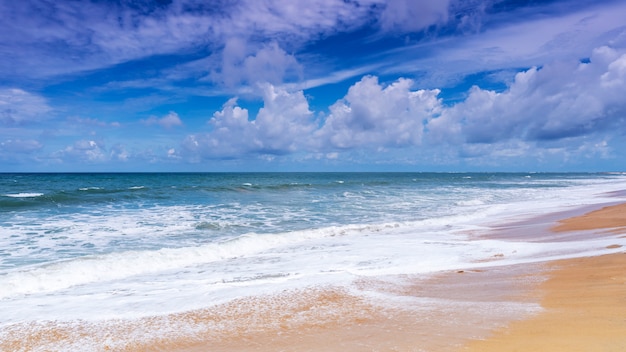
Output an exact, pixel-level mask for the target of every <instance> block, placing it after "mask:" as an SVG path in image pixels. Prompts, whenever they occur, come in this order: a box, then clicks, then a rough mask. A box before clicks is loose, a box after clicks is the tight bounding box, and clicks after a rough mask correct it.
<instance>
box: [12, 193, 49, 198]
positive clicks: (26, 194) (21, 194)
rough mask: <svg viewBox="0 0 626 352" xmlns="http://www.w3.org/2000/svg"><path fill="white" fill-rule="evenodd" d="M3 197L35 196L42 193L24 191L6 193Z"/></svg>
mask: <svg viewBox="0 0 626 352" xmlns="http://www.w3.org/2000/svg"><path fill="white" fill-rule="evenodd" d="M4 196H5V197H11V198H35V197H41V196H43V193H37V192H24V193H8V194H5V195H4Z"/></svg>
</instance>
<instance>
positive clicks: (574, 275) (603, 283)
mask: <svg viewBox="0 0 626 352" xmlns="http://www.w3.org/2000/svg"><path fill="white" fill-rule="evenodd" d="M551 230H552V231H554V232H557V233H561V232H584V233H586V235H587V236H594V235H599V236H601V235H603V234H621V235H622V236H620V237H619V239H620V240H621V241H616V242H620V243H615V244H613V245H609V246H608V247H607V248H609V249H619V248H625V247H624V244H626V235H624V234H626V203H623V204H617V205H610V206H605V207H603V208H601V209H597V210H593V211H590V212H587V213H585V214H582V215H579V216H574V217H570V218H567V219H562V220H559V221H558V223H557V224H556V225H554V226H552V227H551ZM547 267H548V279H547V280H546V281H544V282H543V283H541V284H540V285H539V287H538V288H537V291H538V292H539V293H540V294H541V296H542V298H541V306H542V307H543V308H544V311H543V312H541V313H540V314H538V315H536V316H534V317H531V318H529V319H525V320H520V321H514V322H512V323H510V324H509V325H508V326H506V327H504V328H500V329H496V330H495V331H493V332H492V334H490V335H489V336H488V337H486V338H484V339H476V340H472V341H469V342H468V343H467V344H466V345H465V346H464V347H463V348H462V349H461V351H469V352H473V351H476V352H478V351H481V352H483V351H484V352H491V351H494V352H495V351H543V350H546V351H547V350H550V351H563V352H565V351H615V352H617V351H625V350H626V319H624V317H626V304H624V298H625V297H626V270H624V268H626V250H624V251H622V252H621V253H614V254H606V255H600V256H594V257H581V258H572V259H565V260H557V261H553V262H549V263H547Z"/></svg>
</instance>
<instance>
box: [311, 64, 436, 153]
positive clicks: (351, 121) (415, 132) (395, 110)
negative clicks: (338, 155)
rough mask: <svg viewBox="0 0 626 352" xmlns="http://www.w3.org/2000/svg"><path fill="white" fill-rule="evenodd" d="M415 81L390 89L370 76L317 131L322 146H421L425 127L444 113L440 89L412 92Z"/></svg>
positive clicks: (404, 81)
mask: <svg viewBox="0 0 626 352" xmlns="http://www.w3.org/2000/svg"><path fill="white" fill-rule="evenodd" d="M412 83H413V82H412V81H411V80H408V79H399V80H397V81H395V82H393V83H392V84H390V85H388V86H386V87H385V86H383V85H381V84H379V82H378V78H376V77H373V76H366V77H364V78H363V79H361V81H359V82H357V83H355V84H354V85H353V86H352V87H350V89H349V90H348V94H347V95H346V96H345V97H344V98H343V99H341V100H339V101H337V102H336V103H335V104H333V105H332V106H331V107H330V115H329V116H328V117H327V119H326V121H325V123H324V126H323V127H322V128H321V129H320V130H319V131H318V132H317V134H316V138H317V139H318V143H321V144H320V147H322V146H324V145H330V146H332V147H333V148H340V149H348V148H356V147H367V148H380V147H402V146H410V145H417V144H419V143H420V142H421V138H422V135H423V132H424V125H425V124H426V122H427V121H428V120H429V119H431V118H432V117H433V116H436V115H438V114H439V113H440V112H441V109H442V106H441V100H440V99H438V98H437V95H438V94H439V90H437V89H434V90H416V91H413V90H411V85H412Z"/></svg>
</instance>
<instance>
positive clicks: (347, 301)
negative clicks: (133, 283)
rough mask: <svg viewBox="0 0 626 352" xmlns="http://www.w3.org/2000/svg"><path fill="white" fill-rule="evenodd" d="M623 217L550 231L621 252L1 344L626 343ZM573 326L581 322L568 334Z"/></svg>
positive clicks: (605, 211) (597, 217) (287, 347)
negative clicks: (597, 240)
mask: <svg viewBox="0 0 626 352" xmlns="http://www.w3.org/2000/svg"><path fill="white" fill-rule="evenodd" d="M622 214H626V203H624V204H619V205H611V206H608V207H604V208H602V209H599V210H594V211H591V212H588V213H586V214H583V215H580V216H574V217H571V218H568V219H565V220H559V221H558V223H556V224H554V226H553V227H551V228H550V229H551V230H552V231H561V232H563V233H573V234H576V238H592V237H593V236H607V235H611V236H614V237H615V236H616V235H617V236H618V237H616V241H615V243H614V244H611V245H609V246H607V249H611V250H612V251H615V250H619V251H620V253H615V254H607V255H601V256H596V257H582V258H574V259H564V260H557V261H550V262H536V263H531V264H513V265H506V266H485V267H481V268H480V269H467V270H457V271H447V272H441V273H438V274H434V275H427V276H419V275H405V276H398V277H380V278H369V279H363V280H360V281H357V282H355V283H354V286H355V287H354V288H355V289H357V290H358V291H359V292H358V293H356V294H355V292H352V291H350V289H347V288H341V287H339V288H338V287H319V288H307V289H301V290H290V291H284V292H282V293H279V294H276V295H266V296H258V297H244V298H240V299H235V300H234V301H232V302H230V303H227V304H223V305H219V306H216V307H210V308H206V309H200V310H196V311H190V312H184V313H175V314H169V315H166V316H156V317H147V318H141V319H137V320H134V321H128V320H112V321H104V322H102V321H100V322H85V321H79V322H68V323H57V322H42V323H38V322H33V323H28V324H18V325H16V326H12V327H10V328H9V329H5V331H0V350H4V349H7V350H38V349H39V350H51V349H55V348H54V346H70V347H68V348H69V349H71V348H72V347H73V346H74V347H75V346H76V345H72V343H76V341H77V340H79V342H80V344H79V345H78V346H83V347H86V348H85V349H86V350H98V351H192V352H193V351H205V350H207V349H210V350H211V351H232V350H237V351H258V352H264V351H276V350H282V351H318V350H328V351H339V350H340V351H342V352H349V351H363V350H365V351H368V350H380V351H450V352H453V351H490V349H489V348H491V350H493V351H512V350H515V348H517V347H514V346H518V345H516V343H520V345H519V346H520V347H519V350H523V351H525V350H541V349H542V348H543V349H545V348H549V349H550V350H556V351H559V349H557V347H559V343H564V342H567V344H566V345H563V347H562V350H563V351H565V350H568V351H572V350H576V347H577V346H584V347H581V348H580V349H579V350H581V351H583V350H584V351H587V350H594V349H601V350H607V351H611V350H616V351H617V350H620V351H621V350H626V338H622V336H623V337H626V320H624V319H623V316H626V310H625V309H626V305H624V304H623V302H622V304H621V306H619V304H617V303H616V301H615V300H616V299H618V300H619V299H621V300H622V301H623V299H624V297H626V278H625V277H624V274H623V273H622V271H623V270H622V269H623V268H625V267H626V252H625V251H624V249H623V248H624V247H622V246H626V235H624V234H626V216H622ZM590 222H592V223H593V225H594V227H593V228H589V226H588V224H589V223H590ZM530 223H532V221H530V222H529V224H530ZM530 225H531V226H532V224H530ZM535 226H536V224H535ZM529 228H531V227H529ZM498 232H499V233H503V234H504V235H505V234H506V228H503V229H500V230H499V231H498ZM558 233H560V232H554V234H555V235H558ZM499 236H501V235H499ZM513 237H515V236H513ZM501 238H505V237H501ZM495 259H496V260H497V258H495ZM364 293H365V294H364ZM581 297H585V302H586V303H585V306H584V307H582V308H583V309H581V307H580V304H579V303H580V299H581ZM622 307H623V308H622ZM620 309H621V310H620ZM611 314H613V315H611ZM616 314H617V315H616ZM581 317H582V318H581ZM620 318H622V319H621V320H620ZM576 322H578V325H576ZM564 323H568V324H569V325H571V327H570V328H569V330H565V329H563V330H562V331H560V326H562V325H563V324H564ZM570 323H571V324H570ZM569 325H568V326H569ZM539 326H541V329H540V330H537V327H539ZM596 327H597V328H596ZM592 328H593V332H589V333H588V334H581V331H587V330H588V331H592ZM551 329H557V330H556V331H554V330H551ZM581 329H584V330H581ZM148 335H149V336H151V337H150V338H148V339H146V338H145V336H148ZM579 340H580V341H579ZM529 342H531V343H533V344H531V345H529V344H528V343H529ZM523 343H527V344H526V345H523ZM583 343H586V344H583ZM598 343H603V345H602V346H600V347H599V345H598ZM605 343H606V344H605ZM613 345H614V346H616V347H615V349H612V348H613V347H611V346H613ZM51 346H52V347H51ZM553 346H556V347H554V348H553ZM605 346H609V347H608V348H609V349H607V348H605ZM559 348H560V347H559Z"/></svg>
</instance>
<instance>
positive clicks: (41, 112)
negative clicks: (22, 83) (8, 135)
mask: <svg viewBox="0 0 626 352" xmlns="http://www.w3.org/2000/svg"><path fill="white" fill-rule="evenodd" d="M51 110H52V109H51V108H50V107H49V106H48V104H47V102H46V100H45V99H44V98H42V97H41V96H38V95H35V94H31V93H28V92H26V91H24V90H22V89H18V88H9V89H0V125H4V126H15V125H21V124H25V123H33V122H39V121H42V120H45V119H47V115H48V113H49V112H50V111H51Z"/></svg>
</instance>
